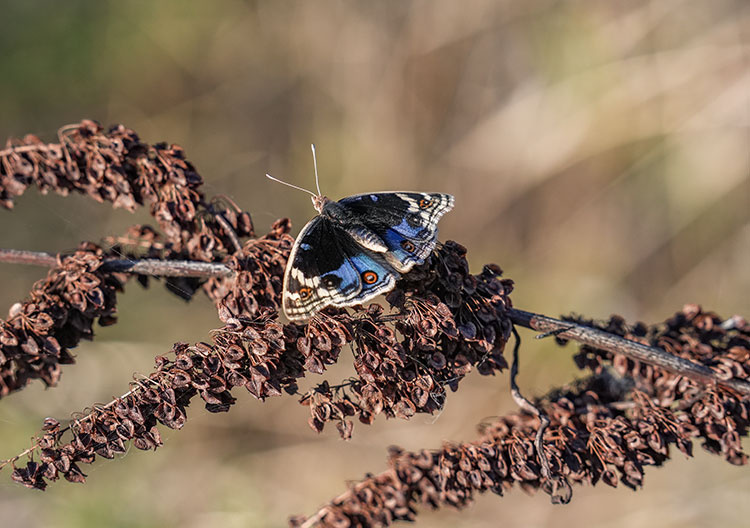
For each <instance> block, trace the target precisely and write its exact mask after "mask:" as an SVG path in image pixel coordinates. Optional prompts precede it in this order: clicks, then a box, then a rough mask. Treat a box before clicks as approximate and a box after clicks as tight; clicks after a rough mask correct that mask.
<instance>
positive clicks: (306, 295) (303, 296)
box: [299, 286, 312, 301]
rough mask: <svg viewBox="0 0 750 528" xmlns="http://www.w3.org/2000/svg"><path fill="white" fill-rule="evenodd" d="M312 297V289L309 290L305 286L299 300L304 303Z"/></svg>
mask: <svg viewBox="0 0 750 528" xmlns="http://www.w3.org/2000/svg"><path fill="white" fill-rule="evenodd" d="M311 295H312V289H310V288H308V287H307V286H303V287H302V288H300V289H299V298H300V300H302V301H306V300H307V299H309V298H310V296H311Z"/></svg>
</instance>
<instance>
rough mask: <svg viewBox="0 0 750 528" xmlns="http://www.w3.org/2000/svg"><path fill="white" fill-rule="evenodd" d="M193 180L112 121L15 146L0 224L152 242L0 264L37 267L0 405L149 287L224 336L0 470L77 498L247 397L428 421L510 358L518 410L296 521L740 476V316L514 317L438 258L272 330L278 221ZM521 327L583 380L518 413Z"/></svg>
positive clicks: (2, 369) (314, 410)
mask: <svg viewBox="0 0 750 528" xmlns="http://www.w3.org/2000/svg"><path fill="white" fill-rule="evenodd" d="M202 183H203V182H202V179H201V177H200V175H199V174H198V172H197V171H196V170H195V168H194V167H193V166H192V165H191V164H190V162H188V161H187V160H186V158H185V155H184V152H183V150H182V149H181V148H180V147H178V146H176V145H167V144H156V145H148V144H145V143H143V142H141V141H140V140H139V138H138V136H137V135H136V134H135V132H133V131H132V130H130V129H128V128H126V127H124V126H122V125H117V126H113V127H111V128H110V129H109V130H107V131H104V130H103V129H102V128H101V127H100V126H99V125H98V124H97V123H95V122H93V121H83V122H81V123H80V124H76V125H71V126H66V127H63V128H62V129H61V130H60V134H59V142H58V143H52V144H47V143H44V142H42V141H41V140H39V139H38V138H36V137H34V136H26V137H25V138H23V139H22V140H9V141H8V142H7V145H6V148H5V149H4V150H2V151H0V204H1V205H2V206H3V207H5V208H12V207H13V201H14V198H15V197H16V196H19V195H21V194H22V193H23V192H24V191H25V190H26V189H27V188H28V187H29V186H32V185H35V186H36V187H37V188H38V189H39V190H40V191H41V192H43V193H46V192H55V193H58V194H61V195H67V194H69V193H72V192H77V193H81V194H86V195H88V196H90V197H91V198H93V199H95V200H97V201H100V202H109V203H111V204H112V206H114V207H123V208H126V209H129V210H134V209H136V208H137V207H145V206H147V207H148V208H149V211H150V213H151V214H152V215H153V217H154V219H155V221H156V224H157V226H158V227H152V226H144V225H136V226H133V227H132V228H130V229H129V230H128V231H127V232H126V233H125V234H123V235H119V236H117V235H112V236H111V237H108V238H107V239H105V240H103V241H101V242H100V243H99V244H96V243H93V242H88V241H87V242H82V243H81V244H80V245H79V247H78V248H77V249H76V250H75V251H71V252H67V253H62V254H59V255H50V254H44V253H32V252H27V251H19V250H0V261H2V262H14V263H26V264H37V265H44V266H48V267H50V268H51V269H50V271H49V273H48V274H47V277H46V278H45V279H44V280H41V281H39V282H37V283H36V284H35V285H34V287H33V289H32V291H31V293H30V294H29V297H28V298H27V299H26V300H25V301H23V302H19V303H16V304H15V305H13V306H12V307H10V310H9V314H8V318H7V319H6V320H4V321H2V320H0V397H2V398H5V397H8V396H12V393H13V392H16V391H19V390H21V389H23V388H24V387H26V386H27V385H28V384H29V382H31V381H33V380H34V379H38V380H40V381H41V382H42V383H44V384H45V385H46V386H48V387H54V386H56V385H57V384H58V383H60V381H61V374H62V365H65V364H70V363H73V362H74V357H73V355H72V354H71V349H72V348H74V347H75V346H76V345H77V344H78V343H79V341H80V340H81V339H93V337H94V333H93V325H94V322H98V323H99V324H102V325H109V324H114V323H116V322H117V320H116V318H115V316H114V313H115V306H116V303H117V294H118V293H120V292H122V290H123V287H124V285H125V283H126V282H127V281H128V280H130V279H132V278H135V279H136V280H138V282H140V283H141V284H142V285H144V286H147V285H148V284H149V278H150V277H153V276H157V277H163V278H165V283H166V285H167V287H168V288H170V291H172V292H174V293H175V294H177V295H180V296H182V297H184V298H186V299H190V298H191V297H192V296H193V295H194V294H196V293H197V292H198V291H199V290H202V292H203V293H204V294H206V295H208V297H209V298H210V299H211V300H212V301H213V302H214V303H215V305H216V308H217V310H218V314H219V317H220V319H221V321H222V322H223V323H224V324H223V326H222V327H221V328H217V329H214V330H211V331H207V332H206V335H207V336H210V339H209V340H208V341H209V342H200V343H194V344H186V343H176V344H175V345H174V346H173V348H172V350H171V351H169V352H166V351H165V354H164V355H160V356H157V357H156V367H155V370H154V371H153V372H152V373H151V374H149V375H148V376H145V377H142V378H140V379H138V380H136V381H135V382H133V383H132V384H131V386H130V390H129V391H128V392H127V393H126V394H124V395H123V396H122V397H120V398H117V399H115V400H113V401H111V402H109V403H108V404H106V405H99V406H94V407H93V408H92V410H91V411H90V412H88V413H86V414H85V415H81V416H80V417H78V418H76V419H75V420H66V423H61V422H60V421H58V420H55V419H51V418H48V419H47V420H45V422H44V424H43V426H42V428H41V431H40V433H39V434H38V436H37V437H36V440H35V442H34V443H33V445H32V447H31V448H29V449H27V450H26V451H24V452H23V453H21V454H19V455H18V456H16V457H13V458H12V459H10V460H6V461H3V462H2V463H0V468H2V467H8V466H10V467H11V468H12V473H11V477H12V478H13V479H14V480H15V481H17V482H19V483H21V484H23V485H24V486H27V487H29V488H34V489H38V490H44V489H45V488H46V487H47V486H48V485H49V483H51V482H54V481H57V480H59V478H60V477H61V476H62V477H64V478H65V479H66V480H68V481H70V482H79V483H82V482H84V481H85V480H86V474H85V472H84V467H85V466H84V464H91V463H93V462H94V460H95V459H96V458H97V455H98V456H100V457H103V458H108V459H112V458H114V457H115V455H116V454H117V453H122V452H124V451H125V450H126V449H127V447H128V443H132V445H133V446H135V447H136V448H138V449H143V450H148V449H156V448H157V447H158V446H160V445H161V438H160V432H159V425H161V426H164V427H168V428H170V429H180V428H181V427H182V426H183V425H184V424H185V422H186V420H187V413H186V407H187V406H188V404H189V403H191V402H193V401H194V399H195V398H196V397H200V398H201V399H202V400H203V402H204V405H205V408H206V409H207V410H208V411H209V412H223V411H228V410H229V409H230V408H231V406H232V405H233V404H234V403H236V401H237V400H236V397H235V396H236V389H238V388H243V387H244V388H245V389H246V390H247V391H248V392H249V393H250V394H252V395H253V396H254V397H255V398H257V399H259V400H261V401H263V400H265V399H266V398H268V397H271V396H282V395H284V394H285V393H286V394H287V395H292V396H294V397H296V398H298V399H299V402H300V403H301V404H302V405H305V406H307V407H308V408H309V409H310V419H309V425H310V426H311V427H312V428H313V429H314V430H315V431H318V432H320V431H322V430H323V429H324V427H325V426H326V424H328V423H333V424H335V426H336V428H337V429H338V431H339V433H340V435H341V437H342V438H344V439H347V438H350V437H351V435H352V431H353V427H354V421H355V420H354V418H355V417H356V419H357V420H358V421H359V422H360V423H362V424H370V423H372V422H373V420H375V418H376V417H377V415H379V414H384V415H385V416H386V417H389V418H392V417H397V418H402V419H408V418H410V417H412V416H414V415H415V414H417V413H435V412H437V411H440V410H441V409H442V407H443V405H444V404H445V401H446V398H447V397H448V394H449V392H451V391H456V390H458V389H459V387H460V385H461V384H462V382H463V383H465V381H464V379H465V377H466V375H467V374H468V373H469V372H470V371H472V370H476V371H477V372H479V373H480V374H482V375H489V374H495V373H498V372H501V371H503V370H505V369H506V368H507V367H508V362H507V360H506V355H505V351H506V349H507V347H508V345H509V342H511V343H512V351H511V358H510V359H511V366H510V384H511V390H512V395H513V397H514V399H515V400H516V402H517V403H518V404H519V411H518V412H516V413H513V414H509V415H507V416H503V417H500V418H498V419H496V420H495V421H493V422H492V423H488V424H485V425H484V426H483V427H482V428H481V430H480V431H479V433H478V437H477V439H476V440H475V441H473V442H469V443H461V444H458V443H454V444H445V445H443V446H442V447H441V448H439V449H434V448H433V449H424V450H421V451H419V452H406V451H403V450H400V449H398V448H393V449H392V450H391V452H390V455H389V462H390V469H388V470H387V471H385V472H384V473H381V474H378V475H372V476H368V477H366V478H364V479H363V480H362V481H360V482H358V483H355V484H352V485H350V486H349V487H348V489H346V490H345V491H344V492H343V493H342V494H341V495H340V496H338V497H336V498H334V499H332V500H331V501H330V502H328V503H327V504H325V505H323V506H322V507H321V508H320V509H319V511H317V512H315V513H312V514H311V515H309V516H307V517H294V518H292V519H291V520H290V523H291V524H292V525H293V526H299V527H310V526H331V527H334V526H335V527H350V526H360V527H369V526H388V525H390V524H392V523H394V522H395V521H399V520H415V519H416V516H417V515H418V512H419V508H420V507H428V508H440V507H443V506H452V507H455V508H463V507H464V506H466V505H468V504H470V503H471V501H472V499H473V497H474V495H475V494H476V493H479V492H484V491H488V490H489V491H492V492H494V493H496V494H498V495H502V494H503V493H504V492H505V491H507V490H509V489H510V488H512V487H513V485H514V484H517V485H518V486H520V487H521V488H523V489H524V490H526V491H536V490H538V489H541V490H543V491H544V492H545V493H547V494H549V495H550V497H551V500H552V501H553V502H555V503H566V502H568V501H570V499H571V496H572V485H573V484H580V483H584V482H585V483H589V484H596V483H597V482H600V481H602V482H604V483H606V484H608V485H610V486H617V485H618V484H622V485H624V486H627V487H629V488H633V489H638V488H640V486H641V483H642V479H643V474H644V470H645V468H646V467H647V466H652V465H661V464H662V463H664V462H665V461H667V460H668V459H669V457H670V450H671V448H672V447H673V446H674V447H676V448H677V449H678V450H680V451H681V452H683V453H685V454H687V455H690V454H691V453H692V449H693V441H694V440H699V441H700V442H701V446H702V447H703V448H704V449H706V450H707V451H708V452H710V453H714V454H717V455H721V456H722V457H724V459H726V460H727V461H728V462H730V463H732V464H738V465H742V464H746V463H747V456H746V455H745V454H744V453H743V451H742V446H741V443H740V440H741V438H742V437H743V436H746V435H747V433H748V423H749V421H750V400H749V399H748V397H749V396H750V383H748V379H747V378H748V371H750V324H749V323H748V322H747V321H746V320H745V319H743V318H741V317H738V316H735V317H731V318H728V319H724V318H722V317H719V316H718V315H716V314H714V313H712V312H708V311H705V310H703V309H702V308H700V307H699V306H697V305H689V306H685V307H683V308H682V309H681V310H679V311H677V313H675V315H673V316H672V317H670V318H669V319H667V320H666V321H664V322H662V323H657V324H653V325H646V324H642V323H637V324H628V323H626V322H625V321H624V320H623V319H622V318H620V317H617V316H614V317H611V318H610V319H609V320H607V321H593V320H589V319H586V318H583V317H579V316H571V317H565V318H563V319H562V320H558V319H553V318H550V317H546V316H542V315H538V314H533V313H529V312H525V311H521V310H518V309H515V308H513V305H512V303H511V298H510V294H511V292H512V290H513V282H512V281H511V280H510V279H507V278H502V272H501V270H500V268H499V267H498V266H496V265H494V264H488V265H486V266H484V268H483V269H482V270H481V271H480V272H479V273H478V274H472V273H471V272H470V270H469V266H468V264H467V261H466V251H467V250H466V249H465V248H464V247H462V246H461V245H460V244H458V243H456V242H450V241H449V242H446V243H445V244H442V245H440V246H439V247H438V249H437V250H436V251H435V252H434V253H433V254H432V255H431V256H430V257H429V259H428V260H427V261H426V262H425V263H424V264H423V265H421V266H419V267H417V268H415V269H414V270H413V271H411V272H410V273H408V274H407V275H405V276H404V277H403V278H402V279H401V280H400V281H399V282H398V284H397V286H396V288H395V289H394V290H393V291H391V292H390V293H389V294H388V295H387V297H386V301H387V305H388V307H387V308H385V307H383V306H381V305H379V304H371V305H369V306H362V307H354V308H351V309H348V310H344V309H335V308H329V309H326V310H324V311H323V312H321V313H320V314H318V315H317V316H315V317H314V318H313V319H312V320H311V321H310V322H309V323H308V324H290V323H286V324H285V323H284V322H283V321H282V320H281V316H280V314H279V303H280V296H281V286H282V277H283V273H284V268H285V265H286V259H287V256H288V254H289V251H290V249H291V246H292V243H293V239H292V237H291V236H290V235H289V231H290V224H289V221H288V220H286V219H281V220H278V221H276V222H275V223H274V224H273V225H272V226H271V228H270V230H269V231H268V232H267V233H266V234H264V235H260V236H259V235H257V234H256V232H255V228H254V226H253V223H252V221H251V217H250V214H249V213H248V212H246V211H243V210H241V209H240V208H239V207H238V206H237V205H235V204H234V203H232V202H231V201H230V200H228V199H226V198H218V199H208V198H207V197H206V196H205V195H204V194H203V191H202V188H201V186H202ZM518 326H522V327H527V328H531V329H534V330H537V331H539V332H543V333H544V334H543V336H546V337H548V338H550V339H554V340H555V341H556V342H557V343H558V344H560V345H564V344H565V343H566V342H567V341H568V340H574V341H577V342H578V343H579V348H578V350H577V352H576V355H575V361H576V364H577V365H578V367H579V368H580V369H581V370H583V371H585V372H586V373H588V374H587V377H584V378H583V380H579V381H576V382H573V383H571V384H570V385H569V386H565V387H560V388H558V389H556V390H553V391H551V392H550V393H549V394H546V395H543V396H540V397H538V398H533V399H532V400H528V399H526V398H525V397H524V396H523V395H522V394H521V392H520V390H519V389H518V386H517V384H516V376H517V374H518V353H519V348H520V341H519V337H518V332H517V330H516V327H518ZM347 345H348V346H347ZM345 346H347V349H349V348H351V350H352V351H353V353H354V369H355V372H354V373H353V375H352V376H351V377H350V378H348V379H346V380H342V381H339V380H337V381H336V382H332V383H329V382H327V381H326V382H324V383H321V384H319V385H317V386H315V387H314V388H313V389H311V390H309V391H307V392H305V393H300V391H299V388H298V385H297V383H298V381H299V380H300V378H302V377H304V376H305V374H306V373H307V372H314V373H317V374H320V373H324V372H325V370H326V368H327V367H328V366H330V365H332V364H333V363H335V362H336V361H337V360H338V357H339V355H340V353H341V351H342V349H344V347H345ZM126 378H127V374H126V373H123V385H124V386H125V385H126V384H127V382H126ZM24 458H25V463H24V462H22V461H23V460H24ZM121 463H127V461H122V462H121ZM323 499H324V498H323V497H321V501H322V500H323ZM290 507H292V508H293V505H290Z"/></svg>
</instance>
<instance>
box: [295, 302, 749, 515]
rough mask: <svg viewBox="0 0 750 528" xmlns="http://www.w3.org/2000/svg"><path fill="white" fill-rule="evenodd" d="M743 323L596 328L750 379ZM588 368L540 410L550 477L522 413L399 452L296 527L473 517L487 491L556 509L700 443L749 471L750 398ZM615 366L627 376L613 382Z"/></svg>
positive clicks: (591, 361) (590, 358)
mask: <svg viewBox="0 0 750 528" xmlns="http://www.w3.org/2000/svg"><path fill="white" fill-rule="evenodd" d="M731 321H732V324H731V325H722V320H721V319H720V318H719V317H718V316H716V315H715V314H712V313H710V312H703V311H702V310H700V309H699V308H698V307H696V306H692V305H691V306H686V307H685V309H684V310H683V311H682V312H680V313H677V314H676V315H675V316H674V317H672V318H670V319H668V320H667V321H665V323H663V324H661V325H654V326H652V327H647V326H646V325H643V324H638V325H634V326H628V325H626V324H625V323H624V321H623V320H622V319H621V318H618V317H613V318H612V319H611V320H610V321H608V322H606V323H599V324H597V323H593V322H591V321H587V322H586V323H587V324H590V325H592V326H596V327H599V328H602V329H605V328H606V329H607V330H608V331H612V332H613V333H615V334H620V335H623V336H627V337H630V338H632V337H638V338H639V339H643V340H645V341H646V342H648V343H651V344H660V345H662V346H665V347H666V348H667V349H668V350H670V351H671V352H672V353H674V354H675V355H678V356H681V357H690V358H691V359H693V360H694V361H698V362H700V363H701V364H703V365H706V366H708V368H710V369H712V370H714V371H722V372H724V373H726V375H729V372H731V373H732V375H735V376H740V377H744V378H746V377H747V376H746V372H747V370H748V368H750V325H749V324H747V323H746V322H745V321H744V320H742V319H740V318H734V319H732V320H731ZM578 322H581V321H578ZM578 364H579V366H580V367H582V368H593V369H594V370H595V371H596V372H598V374H596V375H594V376H593V377H591V378H589V379H588V380H586V381H585V382H582V383H579V384H578V386H576V387H568V388H564V389H560V390H557V391H555V392H554V393H552V394H550V395H549V396H548V397H546V398H544V399H542V400H541V401H539V402H537V403H536V405H537V406H538V407H540V408H541V409H542V410H543V411H544V413H545V414H546V415H547V416H549V418H550V421H551V425H550V427H549V430H548V432H547V433H546V434H545V444H544V450H545V453H546V455H547V457H548V459H549V460H550V463H551V469H552V475H551V476H550V478H546V477H545V476H544V473H543V470H542V467H541V465H540V464H539V462H538V459H537V457H536V456H535V449H534V440H535V437H536V434H537V432H538V430H539V426H540V422H539V418H538V417H537V416H535V415H534V414H532V413H519V414H512V415H509V416H505V417H502V418H500V419H498V420H497V421H495V422H494V423H492V424H490V425H488V426H486V427H485V428H484V429H483V430H482V431H481V436H480V438H479V439H478V440H476V441H475V442H470V443H465V444H459V445H452V444H447V445H445V446H443V448H442V449H438V450H433V451H427V450H424V451H421V452H418V453H408V452H403V451H401V450H398V449H395V450H394V451H393V452H392V453H391V457H390V461H389V463H390V466H391V467H390V469H389V470H387V471H385V472H383V473H381V474H379V475H375V476H370V477H367V478H366V479H364V480H363V481H361V482H359V483H357V484H355V485H353V486H351V488H350V489H349V490H348V491H347V492H345V493H343V494H342V495H340V496H338V497H337V498H336V499H334V500H333V501H331V502H330V503H328V504H327V505H325V506H324V507H323V508H321V509H320V510H319V511H318V512H317V513H315V514H314V515H312V516H311V517H309V518H307V519H305V518H295V519H293V520H292V521H291V524H292V525H293V526H298V527H305V528H309V527H312V526H319V527H327V526H330V527H333V526H337V527H338V526H351V527H376V526H389V525H390V524H392V523H393V522H395V521H398V520H414V519H415V517H416V515H417V507H419V506H421V505H424V506H427V507H430V508H433V509H436V508H439V507H444V506H451V507H455V508H463V507H465V506H467V505H469V504H470V503H471V502H472V500H473V497H474V495H475V494H476V493H482V492H485V491H492V492H494V493H496V494H498V495H502V494H503V493H504V492H505V491H507V490H509V489H510V488H511V487H512V486H513V484H518V485H519V486H520V487H521V488H523V489H524V490H525V491H534V490H537V489H540V488H541V489H543V490H544V491H545V492H546V493H548V494H550V495H551V497H552V499H553V501H554V502H567V501H569V500H570V498H571V495H572V488H571V484H580V483H584V482H588V483H589V484H592V485H593V484H596V483H597V482H599V481H603V482H605V483H606V484H608V485H610V486H617V484H618V483H619V482H621V483H622V484H624V485H625V486H628V487H630V488H633V489H637V488H638V487H640V486H641V485H642V479H643V472H644V468H645V467H646V466H650V465H653V466H658V465H661V464H663V463H664V462H665V461H666V460H668V459H669V457H670V449H669V448H670V446H671V445H674V446H676V447H677V448H678V449H679V450H680V451H681V452H683V453H684V454H686V455H688V456H690V455H691V453H692V442H693V439H695V438H699V439H701V440H702V442H703V444H702V445H703V448H704V449H706V450H707V451H708V452H710V453H714V454H721V455H722V456H723V457H724V458H725V459H726V460H727V461H728V462H730V463H732V464H746V463H747V456H746V455H745V454H744V453H743V452H742V445H741V441H740V439H741V437H744V436H747V434H748V427H749V426H750V400H749V399H748V398H743V397H742V396H740V395H738V394H737V393H736V392H735V391H733V390H731V389H728V388H722V387H718V386H716V385H715V384H713V383H709V384H708V385H705V384H702V383H700V382H698V381H695V380H693V379H690V378H687V377H684V376H680V375H676V374H673V373H671V372H669V371H667V370H666V369H661V368H653V367H651V366H650V365H647V364H643V363H640V362H635V361H632V360H630V359H629V358H627V357H626V356H624V355H614V354H610V353H609V352H607V351H605V350H599V349H594V348H591V347H589V346H588V345H583V346H582V347H581V351H580V353H579V356H578ZM607 366H612V367H614V369H615V370H616V371H618V372H619V373H620V374H622V375H624V376H625V377H615V376H613V375H612V374H610V373H608V371H607V370H606V367H607Z"/></svg>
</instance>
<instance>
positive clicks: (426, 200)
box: [283, 192, 453, 321]
mask: <svg viewBox="0 0 750 528" xmlns="http://www.w3.org/2000/svg"><path fill="white" fill-rule="evenodd" d="M313 205H314V207H315V209H316V210H317V211H318V212H319V213H320V214H319V215H318V216H316V217H315V218H313V219H312V220H310V222H308V223H307V225H306V226H305V227H304V228H303V229H302V231H301V232H300V234H299V236H298V237H297V240H296V242H295V244H294V246H293V247H292V252H291V254H290V256H289V262H288V264H287V268H286V272H285V274H284V292H283V306H284V312H285V313H286V315H287V317H288V318H289V319H290V320H293V321H299V320H304V319H307V318H308V317H310V316H311V315H313V314H314V313H315V312H317V311H318V310H320V309H322V308H323V307H325V306H330V305H333V306H351V305H354V304H361V303H363V302H365V301H367V300H369V299H372V298H373V297H375V296H377V295H380V294H381V293H385V292H387V291H390V290H391V289H392V288H393V287H394V285H395V284H396V279H397V278H398V277H399V276H400V274H402V273H406V272H407V271H409V270H410V269H411V268H412V267H413V266H414V265H416V264H421V263H422V262H424V259H425V258H426V257H427V256H428V255H429V254H430V253H431V252H432V250H433V249H434V247H435V244H436V243H437V223H438V220H440V217H441V216H443V214H445V213H447V212H448V211H450V210H451V209H452V208H453V197H452V196H451V195H448V194H440V193H412V192H387V193H369V194H360V195H356V196H350V197H347V198H343V199H342V200H339V201H337V202H336V201H332V200H329V199H328V198H326V197H324V196H314V197H313Z"/></svg>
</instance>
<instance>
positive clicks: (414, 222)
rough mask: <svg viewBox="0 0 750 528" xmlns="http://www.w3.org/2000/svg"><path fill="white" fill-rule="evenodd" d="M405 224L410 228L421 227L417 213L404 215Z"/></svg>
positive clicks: (420, 220) (420, 218)
mask: <svg viewBox="0 0 750 528" xmlns="http://www.w3.org/2000/svg"><path fill="white" fill-rule="evenodd" d="M406 223H407V224H409V225H410V226H412V227H419V226H421V225H422V216H421V215H420V214H419V213H409V214H408V215H406Z"/></svg>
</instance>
